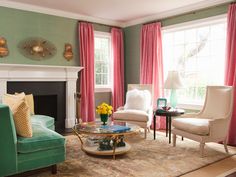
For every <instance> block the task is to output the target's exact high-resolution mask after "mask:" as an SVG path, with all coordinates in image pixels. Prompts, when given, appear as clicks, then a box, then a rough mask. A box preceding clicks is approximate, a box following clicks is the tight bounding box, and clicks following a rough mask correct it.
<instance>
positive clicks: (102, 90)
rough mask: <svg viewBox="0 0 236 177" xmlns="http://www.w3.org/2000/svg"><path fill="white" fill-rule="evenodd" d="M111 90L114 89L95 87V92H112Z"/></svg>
mask: <svg viewBox="0 0 236 177" xmlns="http://www.w3.org/2000/svg"><path fill="white" fill-rule="evenodd" d="M111 91H112V90H111V88H102V87H100V88H95V90H94V92H95V93H102V92H111Z"/></svg>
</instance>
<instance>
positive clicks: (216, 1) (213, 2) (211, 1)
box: [122, 0, 234, 28]
mask: <svg viewBox="0 0 236 177" xmlns="http://www.w3.org/2000/svg"><path fill="white" fill-rule="evenodd" d="M233 1H234V0H207V1H203V2H202V3H196V4H191V5H188V6H184V7H180V8H176V9H173V10H169V11H165V12H161V13H158V14H155V15H151V16H148V17H144V18H139V19H136V20H131V21H128V22H126V23H123V26H122V27H123V28H125V27H129V26H133V25H137V24H142V23H147V22H151V21H155V20H158V19H163V18H168V17H173V16H176V15H180V14H184V13H188V12H192V11H196V10H199V9H204V8H208V7H213V6H217V5H220V4H224V3H230V2H233Z"/></svg>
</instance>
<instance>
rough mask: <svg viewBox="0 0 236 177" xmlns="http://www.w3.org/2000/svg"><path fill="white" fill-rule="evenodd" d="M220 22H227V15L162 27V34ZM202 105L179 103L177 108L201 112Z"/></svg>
mask: <svg viewBox="0 0 236 177" xmlns="http://www.w3.org/2000/svg"><path fill="white" fill-rule="evenodd" d="M220 22H222V23H223V22H227V14H222V15H217V16H213V17H208V18H204V19H200V20H193V21H189V22H184V23H179V24H175V25H170V26H166V27H162V30H161V31H162V34H163V33H165V32H167V31H168V32H176V31H180V30H185V29H189V28H197V27H201V26H205V25H207V24H211V25H213V24H216V23H220ZM203 104H204V103H203ZM203 104H196V103H195V104H191V103H186V104H185V103H179V104H178V105H177V107H179V108H183V109H191V110H201V109H202V107H203Z"/></svg>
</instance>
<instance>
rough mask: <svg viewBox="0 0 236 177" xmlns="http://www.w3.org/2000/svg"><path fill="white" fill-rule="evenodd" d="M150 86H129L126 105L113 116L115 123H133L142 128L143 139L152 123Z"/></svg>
mask: <svg viewBox="0 0 236 177" xmlns="http://www.w3.org/2000/svg"><path fill="white" fill-rule="evenodd" d="M152 115H153V109H152V85H149V84H147V85H146V84H141V85H140V84H129V85H128V92H127V94H126V103H125V105H124V107H120V108H118V109H117V111H116V112H114V114H113V119H114V120H115V121H121V122H127V123H133V124H136V125H139V126H140V127H142V128H144V131H145V138H146V137H147V130H148V129H149V128H150V125H151V123H152V117H153V116H152Z"/></svg>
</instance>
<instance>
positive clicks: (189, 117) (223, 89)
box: [172, 86, 233, 157]
mask: <svg viewBox="0 0 236 177" xmlns="http://www.w3.org/2000/svg"><path fill="white" fill-rule="evenodd" d="M232 109H233V88H232V87H230V86H207V91H206V97H205V103H204V106H203V109H202V110H201V111H200V112H199V113H196V114H186V115H184V116H181V117H180V118H176V119H174V120H173V121H172V126H173V127H174V129H173V130H172V133H173V146H175V145H176V135H180V136H183V137H186V138H189V139H192V140H195V141H198V142H200V152H201V156H202V157H203V155H204V146H205V143H207V142H220V141H223V143H224V147H225V151H226V153H228V149H227V144H226V139H227V134H228V127H229V123H230V119H231V115H232Z"/></svg>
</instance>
